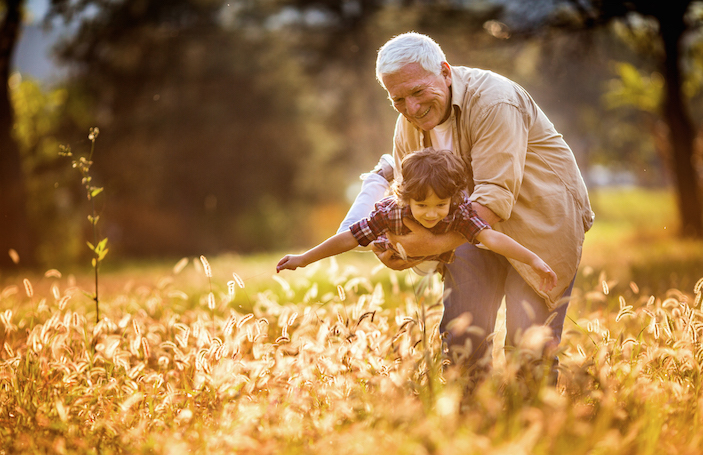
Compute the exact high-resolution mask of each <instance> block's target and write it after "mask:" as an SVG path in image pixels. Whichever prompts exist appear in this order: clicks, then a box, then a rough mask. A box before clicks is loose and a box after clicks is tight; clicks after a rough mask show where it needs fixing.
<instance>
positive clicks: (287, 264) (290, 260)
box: [276, 254, 307, 273]
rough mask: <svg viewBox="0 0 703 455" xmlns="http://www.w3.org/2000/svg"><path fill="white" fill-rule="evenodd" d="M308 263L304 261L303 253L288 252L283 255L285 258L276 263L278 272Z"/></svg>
mask: <svg viewBox="0 0 703 455" xmlns="http://www.w3.org/2000/svg"><path fill="white" fill-rule="evenodd" d="M306 265H307V264H306V263H305V262H304V261H303V255H302V254H288V255H286V256H283V259H281V260H280V261H278V264H277V265H276V273H278V272H280V271H281V270H285V269H288V270H295V269H297V268H298V267H305V266H306Z"/></svg>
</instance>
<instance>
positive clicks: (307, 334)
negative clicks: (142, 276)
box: [0, 258, 703, 454]
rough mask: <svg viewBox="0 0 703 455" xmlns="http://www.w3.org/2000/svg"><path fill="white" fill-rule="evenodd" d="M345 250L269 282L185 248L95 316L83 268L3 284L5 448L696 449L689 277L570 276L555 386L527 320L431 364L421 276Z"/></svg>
mask: <svg viewBox="0 0 703 455" xmlns="http://www.w3.org/2000/svg"><path fill="white" fill-rule="evenodd" d="M341 262H342V260H341V259H340V261H339V262H338V261H336V260H325V261H323V262H322V263H320V264H319V266H317V267H314V266H313V267H311V268H308V269H306V270H305V271H303V272H300V273H297V272H296V273H295V274H288V275H286V276H287V277H290V279H289V280H286V279H284V278H282V277H281V276H280V275H278V276H277V277H276V279H277V281H274V280H273V279H272V278H271V275H273V273H272V272H273V265H272V264H273V262H271V265H270V271H268V272H265V271H264V272H261V271H259V270H247V269H243V268H241V267H242V264H241V263H239V262H237V261H231V260H217V259H214V260H212V261H204V260H201V259H199V258H192V259H191V260H188V261H183V262H180V263H179V264H177V265H176V266H174V268H173V270H172V271H170V272H168V273H165V272H164V271H163V270H161V272H160V273H161V276H153V275H152V276H153V278H151V280H152V283H149V282H148V281H149V280H145V281H144V282H139V283H136V282H135V283H134V284H125V282H124V279H123V278H119V279H118V280H117V281H119V282H120V283H121V284H122V287H121V288H120V287H119V286H117V285H116V284H115V286H114V287H113V288H110V287H109V286H107V287H106V288H105V289H107V290H106V291H104V292H103V299H104V300H103V302H104V306H103V310H102V312H103V315H104V316H103V318H102V319H101V320H100V322H98V323H95V322H93V321H94V318H92V315H91V313H90V311H91V309H90V308H91V307H90V302H87V301H86V299H85V298H84V297H83V293H82V292H81V288H80V280H78V281H75V280H74V279H73V278H72V277H70V276H61V274H60V273H58V272H57V271H50V272H47V274H46V275H45V276H42V277H30V278H29V279H27V280H26V281H25V280H22V281H20V282H18V283H8V284H7V285H6V286H5V287H4V289H2V290H0V308H1V309H2V312H0V321H1V324H2V328H3V329H4V330H2V346H3V349H2V353H0V441H1V445H0V451H3V452H4V453H16V452H23V453H106V454H107V453H164V454H166V453H168V454H173V453H208V454H212V453H257V454H259V453H262V454H294V453H311V454H315V453H325V454H326V453H330V452H331V451H333V452H335V453H341V454H345V453H349V454H352V453H353V454H358V453H378V452H380V453H384V452H385V453H394V454H396V453H397V454H417V453H459V452H461V453H481V454H520V453H525V454H527V453H531V454H548V453H550V454H551V453H553V454H561V453H569V454H597V453H603V454H605V453H607V454H633V453H637V454H648V453H683V454H693V453H700V449H701V447H703V441H702V438H703V436H702V435H703V431H702V430H703V425H702V424H703V422H702V420H703V416H702V414H701V412H700V406H701V403H703V401H702V400H703V398H702V396H701V366H702V365H703V349H702V348H701V347H700V337H701V336H703V317H702V316H703V315H702V314H701V311H700V309H699V306H700V296H701V294H700V292H701V289H700V287H701V286H700V285H701V283H700V282H699V283H698V286H697V287H696V288H695V289H693V288H692V289H688V290H685V289H684V290H670V291H668V292H667V293H665V294H662V295H649V294H646V293H644V292H643V291H640V289H639V287H638V286H637V285H635V284H634V283H633V284H631V285H630V286H629V288H628V289H629V290H628V292H627V294H626V295H624V294H622V293H615V292H613V291H612V289H611V287H610V286H609V285H608V280H607V279H605V277H604V276H601V277H600V278H602V279H601V280H598V281H596V280H594V281H595V282H594V284H593V286H592V287H583V288H580V289H578V290H577V292H575V300H574V302H573V304H572V307H571V309H570V311H569V320H568V321H567V325H566V326H567V328H566V333H565V334H564V342H563V344H562V350H561V352H560V357H561V363H560V366H559V369H560V373H561V377H560V381H559V385H558V386H557V387H553V386H550V385H548V381H546V380H545V375H544V366H543V365H541V363H540V362H538V361H537V360H538V354H537V353H539V352H541V347H542V345H543V343H544V332H543V330H542V329H541V328H539V327H535V328H534V329H531V330H530V331H528V332H527V333H525V334H524V336H523V337H522V338H521V340H520V342H519V344H518V346H517V347H516V348H515V349H514V350H511V351H509V352H507V353H506V354H505V355H503V354H502V351H501V352H499V351H496V353H495V354H496V357H495V359H494V364H495V367H494V368H493V370H492V371H491V373H490V374H488V375H486V377H485V378H484V379H483V380H482V381H480V382H479V383H478V384H467V383H466V378H465V377H464V376H462V375H461V374H460V372H459V371H458V370H457V369H456V368H455V367H451V366H450V367H448V368H446V369H442V368H440V366H441V361H440V356H439V351H440V350H439V345H438V344H439V343H438V340H437V337H436V325H437V323H438V322H439V317H440V312H439V311H438V309H437V307H436V306H434V304H435V303H437V302H438V301H439V300H440V298H441V286H439V284H440V283H439V282H438V281H437V280H436V279H432V280H429V281H427V282H425V283H422V285H420V283H419V281H418V279H417V277H413V276H412V275H410V273H411V272H402V273H397V272H390V271H387V270H380V269H376V270H372V267H351V266H348V265H347V266H340V263H341ZM205 263H207V264H208V266H209V267H211V268H210V270H209V272H207V270H206V269H204V268H203V266H204V264H205ZM262 270H263V269H262ZM266 270H268V269H266ZM206 272H207V273H206ZM262 273H263V274H265V275H262ZM255 276H258V278H259V279H260V283H264V282H265V283H267V285H266V286H264V285H260V286H258V287H257V284H256V280H255V279H254V278H253V277H255ZM239 277H242V278H239ZM247 277H252V278H247ZM233 278H235V279H233ZM106 280H107V279H106ZM242 280H243V283H242V284H244V287H240V286H239V285H236V284H237V283H240V282H242ZM230 281H234V284H235V286H232V284H233V283H230ZM105 283H106V284H109V280H107V281H105ZM423 307H424V309H425V311H424V312H423ZM499 333H500V331H499ZM496 338H497V342H498V343H499V342H500V339H499V336H497V337H496ZM91 346H95V349H91ZM469 385H470V386H471V387H469ZM468 390H470V392H467V391H468Z"/></svg>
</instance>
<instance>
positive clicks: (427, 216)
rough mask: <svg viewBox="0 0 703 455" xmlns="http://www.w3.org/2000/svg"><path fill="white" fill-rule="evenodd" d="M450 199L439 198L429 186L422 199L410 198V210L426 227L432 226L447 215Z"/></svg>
mask: <svg viewBox="0 0 703 455" xmlns="http://www.w3.org/2000/svg"><path fill="white" fill-rule="evenodd" d="M451 202H452V199H451V198H446V199H440V198H439V197H437V195H436V194H434V191H432V189H431V188H430V189H429V190H428V191H427V197H426V198H425V200H424V201H416V200H415V199H410V212H412V214H413V216H414V217H415V219H416V220H417V221H419V222H420V224H421V225H423V226H424V227H426V228H428V229H429V228H432V227H434V226H435V225H436V224H437V223H439V222H440V221H441V220H442V219H444V218H445V217H446V216H447V215H449V207H450V206H451Z"/></svg>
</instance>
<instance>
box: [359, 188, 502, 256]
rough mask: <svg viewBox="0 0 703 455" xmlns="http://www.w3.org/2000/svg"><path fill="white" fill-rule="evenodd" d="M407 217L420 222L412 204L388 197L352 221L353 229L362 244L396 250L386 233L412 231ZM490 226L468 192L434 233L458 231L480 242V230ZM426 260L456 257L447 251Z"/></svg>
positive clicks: (396, 233) (435, 227) (401, 233)
mask: <svg viewBox="0 0 703 455" xmlns="http://www.w3.org/2000/svg"><path fill="white" fill-rule="evenodd" d="M403 218H410V219H411V220H413V221H417V220H415V218H413V215H412V212H411V211H410V206H409V205H406V206H404V207H401V206H400V205H398V201H397V199H396V198H395V197H394V196H388V197H386V198H384V199H382V200H380V201H379V202H378V203H376V208H375V210H374V211H373V212H371V214H370V215H369V217H368V218H364V219H363V220H361V221H358V222H356V223H354V224H352V225H351V226H350V228H349V229H350V230H351V233H352V235H354V238H355V239H356V240H357V242H359V245H361V246H367V245H368V244H369V243H371V242H374V245H376V246H377V247H379V248H380V249H382V250H387V249H391V250H393V251H396V249H395V248H394V246H393V245H392V244H391V242H390V241H389V240H388V239H387V238H386V236H385V235H384V234H385V233H386V232H389V231H390V232H392V233H393V234H395V235H405V234H409V233H410V229H408V228H407V226H405V224H403ZM490 228H491V227H490V226H489V225H488V223H486V222H485V221H484V220H483V219H482V218H481V217H480V216H478V213H476V211H475V210H474V209H473V208H472V207H471V200H469V198H468V196H466V195H464V200H463V201H462V202H461V203H459V204H458V205H454V204H452V207H451V208H450V210H449V214H448V215H447V216H446V217H445V218H444V219H443V220H441V221H440V222H439V223H437V224H436V225H435V226H433V227H432V228H431V229H430V232H432V233H433V234H444V233H446V232H450V231H457V232H458V233H460V234H461V235H463V236H464V237H466V239H467V240H468V241H469V242H471V243H474V244H475V243H478V241H477V240H476V236H477V235H478V233H479V232H481V231H482V230H484V229H490ZM396 253H397V251H396ZM414 259H415V258H414ZM424 259H426V260H435V261H442V262H445V263H450V262H452V261H453V260H454V251H453V250H452V251H445V252H444V253H442V254H439V255H433V256H428V257H426V258H424Z"/></svg>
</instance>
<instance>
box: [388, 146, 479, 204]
mask: <svg viewBox="0 0 703 455" xmlns="http://www.w3.org/2000/svg"><path fill="white" fill-rule="evenodd" d="M400 173H401V176H402V179H401V180H400V182H398V183H397V184H396V186H395V188H394V191H395V194H396V195H397V196H398V199H399V200H400V202H401V203H402V204H403V205H405V204H407V203H408V202H409V201H410V199H414V200H416V201H424V200H425V199H427V194H428V192H429V191H428V190H430V189H431V190H432V191H433V192H434V194H436V195H437V197H439V198H440V199H446V198H451V199H452V203H453V204H455V203H457V202H459V201H460V200H461V192H462V190H464V189H466V185H467V178H466V169H465V167H464V163H463V162H462V161H461V160H460V159H459V158H458V157H457V156H456V155H454V154H453V153H452V152H451V151H449V150H435V149H433V148H432V147H427V148H425V149H423V150H420V151H418V152H414V153H411V154H410V155H408V156H406V157H405V158H403V162H402V163H401V165H400Z"/></svg>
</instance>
